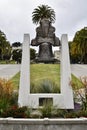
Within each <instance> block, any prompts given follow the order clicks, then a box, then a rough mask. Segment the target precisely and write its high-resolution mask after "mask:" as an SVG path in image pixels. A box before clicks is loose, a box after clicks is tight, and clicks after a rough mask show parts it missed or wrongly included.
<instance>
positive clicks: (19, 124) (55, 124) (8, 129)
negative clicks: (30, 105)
mask: <svg viewBox="0 0 87 130" xmlns="http://www.w3.org/2000/svg"><path fill="white" fill-rule="evenodd" d="M0 130H87V118H74V119H63V118H62V119H61V118H60V119H48V118H44V119H16V118H0Z"/></svg>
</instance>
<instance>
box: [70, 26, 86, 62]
mask: <svg viewBox="0 0 87 130" xmlns="http://www.w3.org/2000/svg"><path fill="white" fill-rule="evenodd" d="M71 54H72V55H74V56H75V55H77V56H79V60H80V62H81V63H87V27H85V28H83V29H81V30H80V31H77V32H76V34H75V36H74V39H73V41H72V45H71Z"/></svg>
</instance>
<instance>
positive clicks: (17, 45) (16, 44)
mask: <svg viewBox="0 0 87 130" xmlns="http://www.w3.org/2000/svg"><path fill="white" fill-rule="evenodd" d="M21 45H22V44H21V43H20V42H14V43H12V47H20V46H21Z"/></svg>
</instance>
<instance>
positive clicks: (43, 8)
mask: <svg viewBox="0 0 87 130" xmlns="http://www.w3.org/2000/svg"><path fill="white" fill-rule="evenodd" d="M43 18H47V19H49V21H50V22H54V21H55V12H54V10H53V9H52V8H51V7H49V6H48V5H40V6H38V7H37V8H35V9H34V11H33V12H32V21H33V23H35V24H38V23H40V21H41V19H43Z"/></svg>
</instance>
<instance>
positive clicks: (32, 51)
mask: <svg viewBox="0 0 87 130" xmlns="http://www.w3.org/2000/svg"><path fill="white" fill-rule="evenodd" d="M35 57H36V50H35V49H33V48H30V60H33V59H35Z"/></svg>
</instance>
